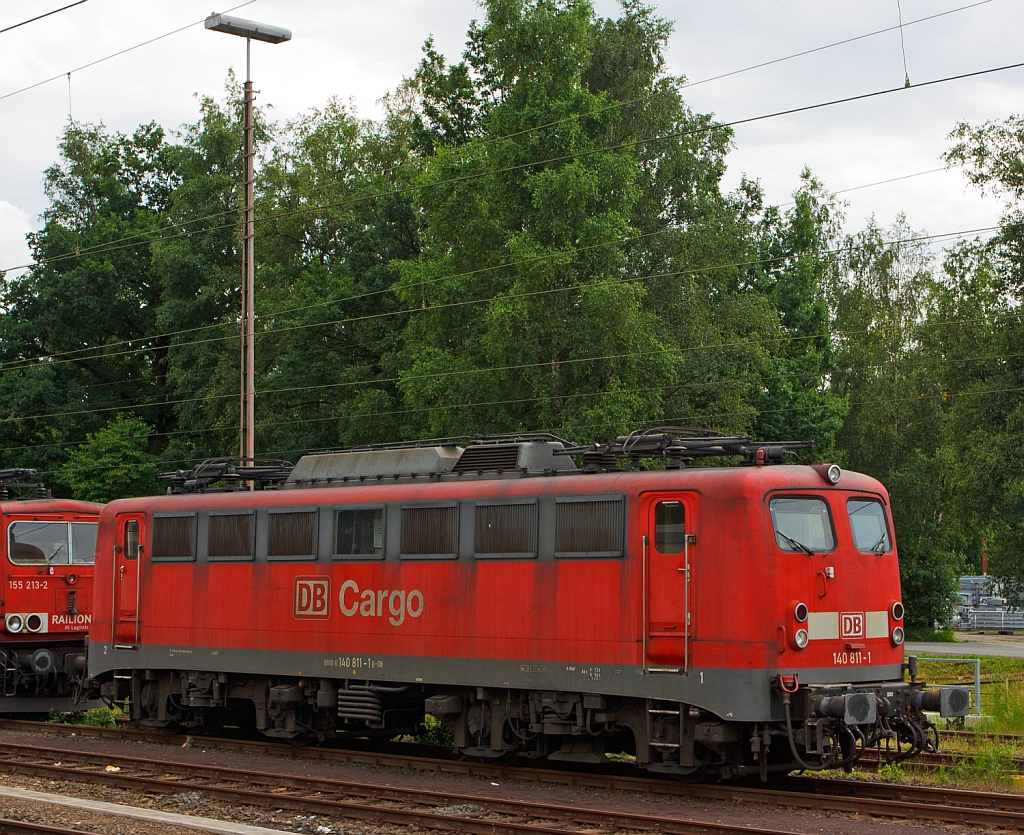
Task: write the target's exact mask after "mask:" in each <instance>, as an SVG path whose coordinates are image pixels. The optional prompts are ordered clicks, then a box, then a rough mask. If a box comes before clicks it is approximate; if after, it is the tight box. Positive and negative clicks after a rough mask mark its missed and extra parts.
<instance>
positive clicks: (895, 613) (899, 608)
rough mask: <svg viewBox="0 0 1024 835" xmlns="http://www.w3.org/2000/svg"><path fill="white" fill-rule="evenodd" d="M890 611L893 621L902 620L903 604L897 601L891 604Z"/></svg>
mask: <svg viewBox="0 0 1024 835" xmlns="http://www.w3.org/2000/svg"><path fill="white" fill-rule="evenodd" d="M890 611H891V612H892V619H893V620H903V604H902V603H900V602H899V601H898V600H897V601H896V602H895V603H893V604H892V609H891V610H890Z"/></svg>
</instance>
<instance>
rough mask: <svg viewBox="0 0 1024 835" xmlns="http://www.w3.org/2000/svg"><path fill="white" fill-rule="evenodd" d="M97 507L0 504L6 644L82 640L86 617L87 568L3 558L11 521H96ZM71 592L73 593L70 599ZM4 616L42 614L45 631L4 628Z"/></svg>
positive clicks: (54, 502) (55, 502)
mask: <svg viewBox="0 0 1024 835" xmlns="http://www.w3.org/2000/svg"><path fill="white" fill-rule="evenodd" d="M102 507H103V505H101V504H95V503H93V502H79V501H74V500H71V499H26V500H23V501H5V502H0V565H2V566H3V576H2V577H0V583H2V589H3V591H2V592H0V635H2V636H3V637H2V640H3V641H4V642H8V643H19V642H26V643H38V642H39V641H40V640H42V639H45V638H46V636H47V634H48V635H53V634H58V635H60V634H74V635H78V637H79V638H84V637H85V634H86V633H87V632H88V631H89V625H90V622H91V619H92V608H91V607H92V592H93V566H92V565H85V564H79V565H50V566H47V565H15V564H14V563H13V562H11V560H10V558H9V554H8V550H9V545H10V537H9V536H8V527H9V525H10V524H11V523H12V522H19V521H38V522H96V521H97V520H98V519H99V514H100V509H101V508H102ZM72 593H73V595H72ZM8 613H40V614H46V615H47V626H46V633H45V634H40V633H31V632H21V633H18V634H11V633H9V632H7V630H6V626H5V623H6V620H5V616H6V615H7V614H8Z"/></svg>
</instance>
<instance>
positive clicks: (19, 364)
mask: <svg viewBox="0 0 1024 835" xmlns="http://www.w3.org/2000/svg"><path fill="white" fill-rule="evenodd" d="M998 228H999V227H998V226H987V227H979V228H976V229H969V230H961V231H958V232H945V233H939V234H935V235H915V236H911V237H909V238H902V239H897V240H892V241H886V242H884V245H886V246H898V245H900V244H907V243H917V242H924V241H933V242H934V241H939V240H943V239H947V238H962V237H966V236H969V235H977V234H979V233H982V232H992V231H995V230H997V229H998ZM844 251H846V247H845V246H840V247H837V248H835V249H830V250H822V251H818V252H816V253H815V254H816V255H818V256H825V255H838V254H840V253H842V252H844ZM796 254H797V253H786V254H783V255H776V256H772V257H769V258H759V259H752V260H743V261H733V262H729V263H723V264H710V265H704V266H698V267H687V268H684V269H680V270H671V271H666V272H661V273H651V274H646V275H641V276H630V277H627V278H615V279H608V280H603V281H598V282H592V283H589V284H574V285H568V286H565V287H556V288H550V289H545V290H535V291H529V292H526V293H517V294H508V295H504V296H501V297H500V298H501V299H502V300H503V301H507V300H513V299H520V298H531V297H537V296H543V295H553V294H557V293H567V292H573V291H580V290H587V289H593V288H600V287H607V286H619V285H624V284H632V283H635V282H638V281H647V280H650V279H666V278H677V277H681V276H685V275H694V274H699V273H703V272H711V271H715V270H723V269H737V268H740V267H750V266H759V265H764V264H770V263H774V262H779V261H786V260H788V259H790V258H793V257H794V256H795V255H796ZM494 300H495V299H494V298H491V297H485V298H481V299H465V300H461V301H458V302H450V303H447V304H440V305H431V306H427V307H423V306H419V307H409V308H403V309H401V310H392V311H386V312H381V313H372V314H366V315H364V316H352V317H348V318H344V319H336V320H330V321H325V322H310V323H304V324H301V325H289V326H283V327H280V328H267V329H265V330H262V331H256V332H255V333H254V337H255V338H263V337H266V336H269V335H273V334H277V333H287V332H293V331H297V330H308V329H310V328H317V327H326V326H344V325H348V324H353V323H356V322H365V321H368V320H373V319H383V318H389V317H391V316H400V315H405V314H411V313H426V312H437V311H440V310H446V309H451V308H455V307H464V306H467V305H477V304H486V303H489V302H492V301H494ZM155 338H156V337H155V336H152V337H143V338H140V340H139V341H142V340H143V339H145V340H147V341H152V340H153V339H155ZM235 338H236V335H235V334H229V335H225V336H216V337H209V338H206V339H198V340H192V341H190V342H179V343H175V344H173V345H171V346H168V347H173V348H176V349H180V348H186V347H190V346H194V345H206V344H210V343H212V342H223V341H226V340H233V339H235ZM94 350H95V349H94ZM151 350H152V347H151V346H146V347H143V348H135V349H131V350H127V351H105V350H102V349H101V350H99V352H98V353H94V354H92V355H90V356H86V357H81V356H78V357H67V358H57V359H52V360H46V359H45V358H43V359H40V358H32V359H29V360H17V361H14V362H11V363H7V364H4V365H0V372H4V371H17V370H22V369H25V368H32V367H39V366H41V364H42V363H43V361H44V360H45V361H46V363H47V365H48V366H53V365H57V364H64V363H69V362H84V361H86V360H90V359H111V358H113V357H118V356H127V355H132V354H137V353H144V352H147V351H151ZM0 420H2V419H0Z"/></svg>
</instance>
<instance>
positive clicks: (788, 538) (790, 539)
mask: <svg viewBox="0 0 1024 835" xmlns="http://www.w3.org/2000/svg"><path fill="white" fill-rule="evenodd" d="M776 533H777V534H778V535H779V536H781V537H782V538H783V539H784V540H786V542H788V543H789V544H790V545H792V546H793V547H794V548H796V549H797V550H798V551H803V552H804V553H805V554H807V556H809V557H813V556H814V554H815V552H814V551H812V550H811V549H810V548H808V547H807V546H806V545H804V544H803V543H802V542H798V541H797V540H795V539H793V537H791V536H787V535H786V534H784V533H783V532H782V531H776Z"/></svg>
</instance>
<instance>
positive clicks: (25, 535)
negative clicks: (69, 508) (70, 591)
mask: <svg viewBox="0 0 1024 835" xmlns="http://www.w3.org/2000/svg"><path fill="white" fill-rule="evenodd" d="M96 528H97V525H96V523H95V522H70V523H68V522H37V521H31V522H11V524H10V526H9V527H8V528H7V555H8V558H9V559H10V561H11V562H12V563H14V564H15V565H92V563H93V560H94V559H95V554H96Z"/></svg>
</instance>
